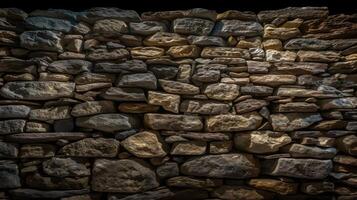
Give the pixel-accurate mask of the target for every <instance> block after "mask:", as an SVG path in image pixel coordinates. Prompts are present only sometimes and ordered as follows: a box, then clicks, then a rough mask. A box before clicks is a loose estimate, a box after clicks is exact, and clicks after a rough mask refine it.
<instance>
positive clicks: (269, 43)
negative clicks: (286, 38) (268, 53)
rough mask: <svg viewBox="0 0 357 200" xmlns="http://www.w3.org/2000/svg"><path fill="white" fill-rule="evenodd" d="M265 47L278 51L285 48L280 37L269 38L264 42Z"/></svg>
mask: <svg viewBox="0 0 357 200" xmlns="http://www.w3.org/2000/svg"><path fill="white" fill-rule="evenodd" d="M263 47H264V49H265V50H268V49H273V50H277V51H281V50H283V44H282V42H281V41H280V40H278V39H268V40H265V41H264V42H263Z"/></svg>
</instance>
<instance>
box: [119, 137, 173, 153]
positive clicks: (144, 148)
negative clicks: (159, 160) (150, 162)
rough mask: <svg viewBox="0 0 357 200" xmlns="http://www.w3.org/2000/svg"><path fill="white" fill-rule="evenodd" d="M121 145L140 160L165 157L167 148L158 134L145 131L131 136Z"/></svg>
mask: <svg viewBox="0 0 357 200" xmlns="http://www.w3.org/2000/svg"><path fill="white" fill-rule="evenodd" d="M121 145H122V146H123V147H124V148H125V149H126V150H127V151H128V152H129V153H131V154H133V155H135V156H137V157H139V158H154V157H164V156H165V155H166V147H165V145H164V143H163V141H162V139H161V138H160V137H159V135H158V134H155V133H153V132H149V131H143V132H139V133H136V134H134V135H132V136H129V137H128V138H126V139H125V140H123V141H122V142H121Z"/></svg>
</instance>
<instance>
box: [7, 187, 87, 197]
mask: <svg viewBox="0 0 357 200" xmlns="http://www.w3.org/2000/svg"><path fill="white" fill-rule="evenodd" d="M88 192H89V189H82V190H36V189H23V188H21V189H15V190H10V191H9V193H10V195H11V196H13V197H15V198H18V199H28V198H29V199H56V198H62V197H69V196H75V195H80V194H86V193H88Z"/></svg>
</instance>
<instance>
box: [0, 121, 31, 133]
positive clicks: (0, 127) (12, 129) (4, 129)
mask: <svg viewBox="0 0 357 200" xmlns="http://www.w3.org/2000/svg"><path fill="white" fill-rule="evenodd" d="M25 124H26V121H25V120H21V119H10V120H5V121H0V135H7V134H14V133H22V132H24V128H25Z"/></svg>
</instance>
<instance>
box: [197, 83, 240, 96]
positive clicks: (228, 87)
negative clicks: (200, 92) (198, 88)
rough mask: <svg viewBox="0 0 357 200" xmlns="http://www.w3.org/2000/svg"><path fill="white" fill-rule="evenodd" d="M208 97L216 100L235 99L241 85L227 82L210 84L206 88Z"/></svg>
mask: <svg viewBox="0 0 357 200" xmlns="http://www.w3.org/2000/svg"><path fill="white" fill-rule="evenodd" d="M204 93H205V94H206V95H207V96H208V98H211V99H215V100H233V99H235V98H237V97H238V95H239V86H238V85H235V84H227V83H214V84H210V85H208V86H207V87H206V89H205V90H204Z"/></svg>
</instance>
